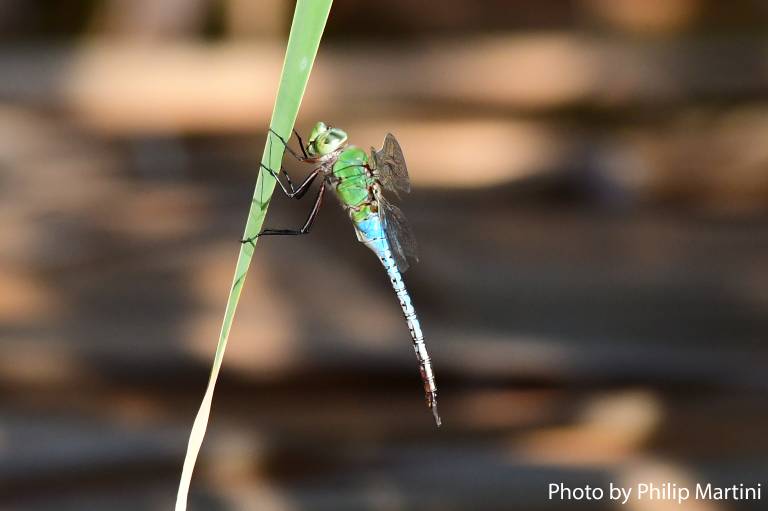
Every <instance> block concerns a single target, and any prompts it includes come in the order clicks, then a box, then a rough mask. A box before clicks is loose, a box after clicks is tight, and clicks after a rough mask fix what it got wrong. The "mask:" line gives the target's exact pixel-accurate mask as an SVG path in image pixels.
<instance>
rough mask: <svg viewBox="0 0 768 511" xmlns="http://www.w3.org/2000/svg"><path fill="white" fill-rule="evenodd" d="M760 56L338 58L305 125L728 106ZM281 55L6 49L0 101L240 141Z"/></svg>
mask: <svg viewBox="0 0 768 511" xmlns="http://www.w3.org/2000/svg"><path fill="white" fill-rule="evenodd" d="M766 51H768V41H766V40H763V39H756V40H743V41H732V40H718V41H687V42H680V43H669V44H660V43H644V42H639V41H633V42H626V41H616V40H610V39H586V38H581V37H576V36H565V35H561V36H547V37H539V36H521V37H513V38H504V37H501V38H496V39H490V40H488V39H482V40H468V41H454V42H449V43H445V44H442V45H439V46H432V47H429V48H424V47H420V48H413V47H409V48H408V50H407V51H403V49H401V48H396V47H395V48H392V47H387V48H381V47H360V46H356V47H354V48H350V47H344V48H341V47H336V48H330V49H328V50H325V51H324V52H323V54H322V55H321V57H320V58H321V62H322V65H321V66H319V67H318V70H317V73H316V76H315V77H313V90H312V92H311V94H310V95H309V96H308V101H307V105H306V111H305V113H306V114H307V115H313V116H314V115H316V114H317V113H318V110H317V109H318V107H321V108H322V111H323V112H327V111H329V110H330V111H332V110H341V111H344V110H348V109H349V108H350V107H355V106H359V107H361V108H366V107H367V108H370V107H371V105H378V106H379V107H381V108H387V109H388V111H390V112H392V113H393V114H397V113H399V112H400V113H401V112H405V111H410V112H412V111H413V107H414V105H419V107H420V108H421V109H425V108H428V107H429V106H430V105H433V106H435V107H437V108H436V109H438V108H439V109H440V110H441V111H443V112H444V111H445V110H446V107H448V108H449V109H450V108H456V109H460V110H461V111H463V112H466V111H467V108H474V109H485V110H486V111H493V112H499V111H505V110H506V111H508V112H511V111H515V112H518V111H528V112H546V111H551V110H556V109H564V108H572V107H578V106H582V107H583V106H590V107H597V108H602V107H606V108H607V107H610V108H611V109H616V108H633V107H642V106H643V105H658V104H674V103H675V102H684V101H690V99H692V98H693V99H696V98H710V99H729V100H731V99H734V98H739V97H751V96H755V95H757V94H759V93H762V92H763V91H765V90H766V89H767V88H768V69H767V68H766V67H765V66H764V65H763V62H764V55H765V54H766ZM280 55H281V54H280V49H279V48H278V47H276V46H271V45H264V44H260V45H249V44H230V45H219V46H214V47H211V46H203V45H194V44H188V45H182V44H174V45H162V46H155V47H141V46H130V45H129V46H115V45H107V44H97V43H94V44H91V45H90V46H87V47H84V48H82V49H79V50H54V49H51V48H44V49H40V48H27V49H4V50H2V51H0V72H1V73H2V75H3V76H4V79H3V81H2V83H0V95H1V96H3V97H5V98H8V99H11V100H21V101H29V102H33V103H37V104H51V103H52V106H56V107H64V108H66V109H67V110H69V111H72V112H73V113H74V114H75V115H76V116H77V117H79V118H80V119H81V120H82V121H84V122H86V123H88V124H90V125H92V126H94V127H97V128H100V129H104V130H108V131H113V132H136V131H174V132H176V131H206V132H226V131H238V130H251V129H254V128H256V127H262V126H263V125H264V123H265V122H266V121H267V118H268V116H269V113H270V110H271V104H270V101H271V99H270V98H271V96H270V91H269V90H268V87H267V86H266V84H270V83H273V82H274V80H275V79H276V78H277V76H278V73H279V71H280ZM339 77H349V78H350V79H348V80H347V79H344V80H340V79H339ZM313 107H314V108H315V110H314V111H313Z"/></svg>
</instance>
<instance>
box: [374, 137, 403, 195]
mask: <svg viewBox="0 0 768 511" xmlns="http://www.w3.org/2000/svg"><path fill="white" fill-rule="evenodd" d="M371 156H372V157H373V163H374V165H375V167H376V174H377V177H378V179H379V181H380V182H381V185H382V186H383V187H384V188H386V189H387V190H391V191H393V192H395V193H397V191H398V190H401V191H403V192H405V193H408V192H410V191H411V181H410V179H409V178H408V167H407V166H406V165H405V158H404V157H403V150H402V149H400V144H399V143H398V142H397V139H396V138H395V136H394V135H393V134H392V133H387V136H386V137H384V145H383V146H382V148H381V150H380V151H376V150H375V149H374V148H373V147H372V148H371Z"/></svg>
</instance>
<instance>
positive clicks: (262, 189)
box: [175, 0, 333, 511]
mask: <svg viewBox="0 0 768 511" xmlns="http://www.w3.org/2000/svg"><path fill="white" fill-rule="evenodd" d="M332 3H333V0H297V2H296V10H295V11H294V15H293V22H292V24H291V32H290V35H289V36H288V47H287V49H286V52H285V60H284V62H283V70H282V74H281V76H280V86H279V89H278V92H277V99H276V100H275V108H274V110H273V111H272V119H271V121H270V123H269V126H270V128H271V129H272V130H273V131H274V132H276V133H278V134H279V135H280V136H281V137H283V138H284V139H285V140H288V139H289V138H290V135H291V132H292V130H293V126H294V123H295V122H296V116H297V115H298V113H299V106H300V105H301V100H302V98H303V97H304V91H305V89H306V86H307V81H308V80H309V74H310V72H311V71H312V65H313V64H314V61H315V56H316V54H317V49H318V47H319V45H320V39H321V38H322V35H323V31H324V30H325V23H326V21H327V20H328V14H329V13H330V10H331V4H332ZM273 136H274V135H272V134H271V133H269V134H268V137H267V142H266V143H265V146H264V153H263V155H262V158H261V163H262V164H263V165H266V166H268V167H269V168H271V169H279V168H280V166H281V163H282V160H283V152H284V147H283V145H282V144H281V143H280V141H278V140H275V141H274V142H276V143H273V144H272V150H271V151H267V148H268V147H269V143H270V139H271V138H272V137H273ZM269 153H271V158H270V154H269ZM274 189H275V179H274V178H273V177H272V176H271V175H270V174H269V173H268V172H264V171H263V170H261V169H260V171H259V175H258V178H257V179H256V189H255V190H254V193H253V200H252V201H251V207H250V210H249V211H248V220H247V222H246V224H245V234H244V237H245V238H251V237H253V236H255V235H256V234H257V233H259V232H260V231H261V227H262V225H263V224H264V217H265V216H266V213H267V207H268V206H269V201H270V199H271V198H272V192H273V191H274ZM254 249H255V242H254V244H253V245H252V244H247V243H246V244H242V245H241V246H240V253H239V255H238V257H237V265H236V267H235V276H234V279H233V281H232V288H231V289H230V291H229V297H228V299H227V307H226V309H225V311H224V320H223V322H222V325H221V333H220V334H219V343H218V344H217V346H216V354H215V355H214V359H213V367H212V368H211V375H210V377H209V380H208V387H207V388H206V390H205V394H204V396H203V400H202V402H201V403H200V409H199V410H198V412H197V415H196V416H195V422H194V424H193V425H192V431H191V432H190V435H189V443H188V445H187V453H186V456H185V458H184V466H183V469H182V472H181V480H180V481H179V490H178V494H177V496H176V507H175V511H186V509H187V498H188V495H189V487H190V483H191V480H192V473H193V471H194V468H195V462H196V461H197V457H198V455H199V453H200V448H201V447H202V444H203V438H204V437H205V432H206V429H207V427H208V418H209V417H210V413H211V405H212V402H213V391H214V389H215V387H216V381H217V379H218V377H219V372H220V370H221V364H222V361H223V359H224V352H225V351H226V349H227V339H228V338H229V332H230V330H231V328H232V320H233V319H234V316H235V311H236V310H237V304H238V302H239V301H240V293H241V291H242V289H243V284H244V283H245V277H246V275H247V273H248V268H249V267H250V264H251V259H253V251H254Z"/></svg>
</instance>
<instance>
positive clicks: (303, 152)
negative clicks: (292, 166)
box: [293, 128, 309, 160]
mask: <svg viewBox="0 0 768 511" xmlns="http://www.w3.org/2000/svg"><path fill="white" fill-rule="evenodd" d="M293 134H294V135H296V139H297V140H298V141H299V147H301V154H303V155H304V159H305V160H307V159H309V155H307V146H305V145H304V141H303V140H302V139H301V135H299V132H298V131H296V128H293Z"/></svg>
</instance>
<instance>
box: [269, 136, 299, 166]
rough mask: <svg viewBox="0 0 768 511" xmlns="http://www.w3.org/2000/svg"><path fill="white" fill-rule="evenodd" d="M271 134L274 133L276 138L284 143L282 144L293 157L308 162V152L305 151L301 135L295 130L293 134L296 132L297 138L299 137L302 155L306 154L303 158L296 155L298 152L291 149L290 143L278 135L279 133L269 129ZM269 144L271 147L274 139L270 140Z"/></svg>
mask: <svg viewBox="0 0 768 511" xmlns="http://www.w3.org/2000/svg"><path fill="white" fill-rule="evenodd" d="M269 132H270V133H272V134H273V135H274V136H276V137H277V138H278V139H279V140H280V142H282V143H283V146H284V147H285V149H286V151H288V152H289V153H291V155H292V156H293V157H294V158H296V159H297V160H299V161H306V160H307V158H308V157H307V152H306V151H305V149H304V143H303V142H302V140H301V137H299V134H298V133H296V130H293V132H294V133H296V136H297V137H298V139H299V145H300V146H301V152H302V153H304V156H303V157H301V156H299V155H298V153H296V151H294V150H293V149H292V148H291V146H289V145H288V141H287V140H285V139H284V138H283V137H281V136H280V135H278V134H277V132H276V131H275V130H273V129H272V128H269ZM269 143H270V145H271V144H272V139H270V141H269Z"/></svg>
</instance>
